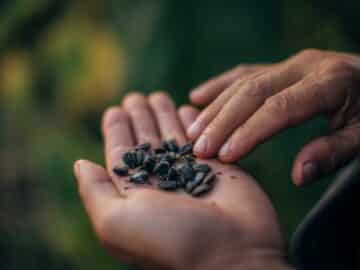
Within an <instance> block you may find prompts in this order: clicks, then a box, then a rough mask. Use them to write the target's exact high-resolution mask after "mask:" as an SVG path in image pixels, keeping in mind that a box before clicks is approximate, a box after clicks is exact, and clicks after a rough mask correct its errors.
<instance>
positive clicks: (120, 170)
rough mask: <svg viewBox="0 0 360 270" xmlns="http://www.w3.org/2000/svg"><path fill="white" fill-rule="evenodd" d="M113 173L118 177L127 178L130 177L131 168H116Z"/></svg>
mask: <svg viewBox="0 0 360 270" xmlns="http://www.w3.org/2000/svg"><path fill="white" fill-rule="evenodd" d="M113 172H114V173H115V174H116V175H117V176H127V175H129V168H128V167H127V166H124V167H114V168H113Z"/></svg>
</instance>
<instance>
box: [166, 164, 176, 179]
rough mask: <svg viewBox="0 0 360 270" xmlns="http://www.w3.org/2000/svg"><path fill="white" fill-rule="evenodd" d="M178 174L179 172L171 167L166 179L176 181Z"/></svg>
mask: <svg viewBox="0 0 360 270" xmlns="http://www.w3.org/2000/svg"><path fill="white" fill-rule="evenodd" d="M178 174H179V173H178V171H177V170H176V169H175V168H174V167H171V168H170V169H169V171H168V175H167V178H166V180H168V181H175V182H176V181H177V178H178Z"/></svg>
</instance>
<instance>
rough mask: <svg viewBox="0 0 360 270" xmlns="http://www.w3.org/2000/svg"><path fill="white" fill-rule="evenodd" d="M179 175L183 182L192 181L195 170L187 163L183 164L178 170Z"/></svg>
mask: <svg viewBox="0 0 360 270" xmlns="http://www.w3.org/2000/svg"><path fill="white" fill-rule="evenodd" d="M180 175H181V177H182V178H183V180H184V182H185V183H187V182H189V181H193V180H194V177H195V171H194V169H193V168H192V167H191V166H190V165H188V164H185V165H184V166H183V167H182V168H181V172H180Z"/></svg>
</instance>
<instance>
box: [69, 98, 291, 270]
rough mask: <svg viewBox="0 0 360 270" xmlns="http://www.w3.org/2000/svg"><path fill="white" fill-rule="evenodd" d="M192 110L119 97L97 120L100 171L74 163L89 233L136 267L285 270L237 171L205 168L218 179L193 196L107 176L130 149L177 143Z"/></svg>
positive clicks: (269, 217)
mask: <svg viewBox="0 0 360 270" xmlns="http://www.w3.org/2000/svg"><path fill="white" fill-rule="evenodd" d="M197 115H198V111H197V110H196V109H194V108H193V107H190V106H185V107H182V108H180V109H179V111H176V108H175V106H174V103H173V102H172V100H171V99H170V98H169V97H168V96H167V95H166V94H164V93H155V94H152V95H151V96H150V97H148V98H146V97H144V96H142V95H140V94H131V95H130V96H128V97H126V98H125V99H124V101H123V103H122V104H121V105H120V106H116V107H113V108H110V109H108V110H107V111H106V113H105V114H104V117H103V124H102V130H103V134H104V143H105V156H106V167H107V168H106V169H104V168H103V167H101V166H99V165H96V164H94V163H92V162H90V161H86V160H80V161H77V162H76V163H75V166H74V171H75V175H76V179H77V183H78V188H79V192H80V195H81V198H82V200H83V203H84V206H85V208H86V211H87V213H88V215H89V218H90V220H91V223H92V225H93V227H94V230H95V232H96V235H97V237H98V239H99V240H100V242H101V243H102V244H103V245H104V247H105V248H106V249H107V250H108V251H109V253H110V254H112V255H113V256H114V257H115V258H117V259H119V260H121V261H125V262H128V263H130V264H134V265H135V266H137V267H140V268H141V269H187V270H189V269H190V270H192V269H194V270H198V269H199V270H201V269H207V270H209V269H210V270H211V269H219V268H223V267H226V269H239V270H240V269H270V270H272V269H279V270H280V269H291V267H290V266H289V265H288V264H287V263H286V262H285V259H284V257H285V255H286V250H285V245H284V240H283V237H282V233H281V231H280V226H279V223H278V219H277V217H276V213H275V211H274V209H273V207H272V205H271V202H270V201H269V199H268V198H267V196H266V195H265V193H264V192H263V191H262V189H261V188H260V187H259V186H258V184H257V183H256V181H255V180H254V179H253V178H252V177H251V176H249V175H248V174H246V173H245V172H243V171H242V170H241V169H239V168H238V167H235V166H232V165H226V164H222V163H220V162H219V161H217V160H206V161H205V160H198V162H204V163H208V164H209V165H210V166H211V167H212V169H213V170H214V171H215V172H218V173H220V174H219V175H218V177H217V181H216V183H215V185H216V186H215V188H214V189H213V190H212V191H210V192H209V193H207V194H205V195H204V196H202V197H199V198H193V197H191V196H189V195H188V194H185V193H183V192H181V191H179V192H164V191H160V190H158V189H156V187H154V185H155V183H156V182H157V181H158V179H156V178H152V179H151V182H152V183H153V185H144V186H139V185H131V184H130V183H129V182H128V181H127V180H126V178H124V177H118V176H116V175H114V174H113V172H112V168H113V167H114V166H115V165H121V164H122V154H123V153H124V152H125V151H126V150H128V149H130V148H132V147H133V146H134V145H135V144H138V143H143V142H147V141H151V143H152V144H153V147H156V146H157V145H158V144H159V143H160V141H161V140H164V139H169V138H176V139H177V141H178V142H179V144H183V143H185V142H186V140H187V138H186V136H185V129H186V128H187V127H188V126H189V125H190V124H191V123H192V122H193V121H194V119H195V118H196V117H197Z"/></svg>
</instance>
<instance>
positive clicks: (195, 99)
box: [190, 65, 266, 105]
mask: <svg viewBox="0 0 360 270" xmlns="http://www.w3.org/2000/svg"><path fill="white" fill-rule="evenodd" d="M265 66H266V65H240V66H238V67H235V68H233V69H231V70H230V71H227V72H225V73H223V74H221V75H220V76H217V77H215V78H212V79H210V80H208V81H206V82H205V83H203V84H201V85H200V86H198V87H197V88H196V89H194V90H193V91H191V93H190V100H191V102H192V103H194V104H195V105H208V104H209V103H210V102H212V101H213V100H214V99H215V98H216V97H217V96H218V95H219V94H220V93H221V92H222V91H224V90H225V88H227V87H229V86H230V85H231V84H232V83H233V82H235V80H238V79H240V78H241V77H242V76H245V75H248V74H250V73H253V72H255V71H257V70H259V69H260V68H263V67H265Z"/></svg>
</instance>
